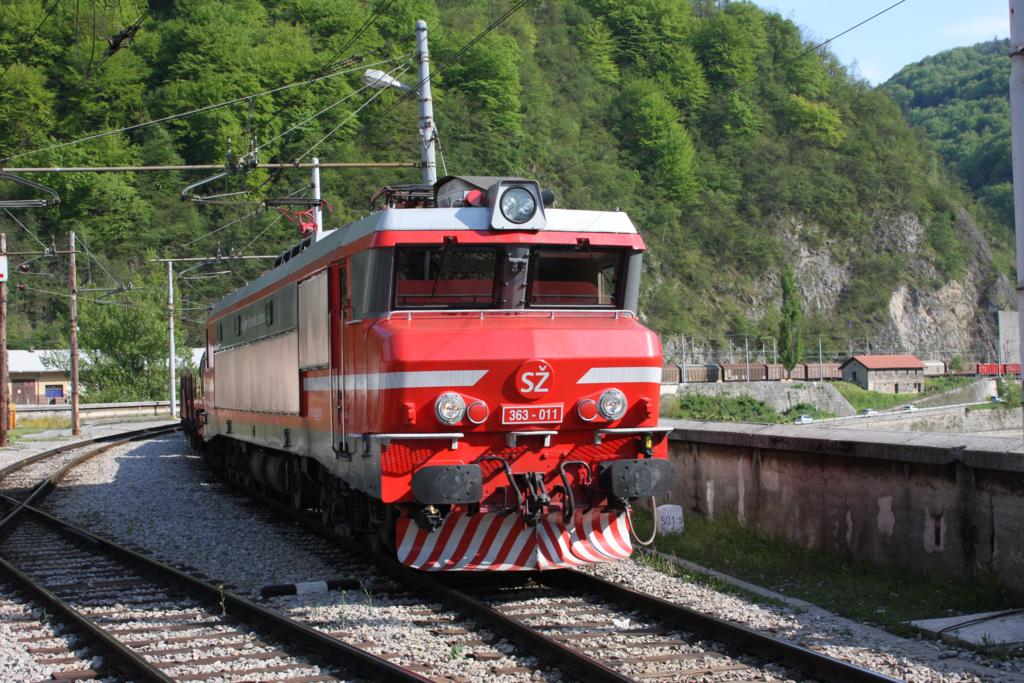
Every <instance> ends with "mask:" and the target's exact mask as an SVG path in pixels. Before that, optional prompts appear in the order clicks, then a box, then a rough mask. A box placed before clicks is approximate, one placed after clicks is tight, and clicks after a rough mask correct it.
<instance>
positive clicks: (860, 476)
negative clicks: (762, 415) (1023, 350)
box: [666, 420, 1024, 583]
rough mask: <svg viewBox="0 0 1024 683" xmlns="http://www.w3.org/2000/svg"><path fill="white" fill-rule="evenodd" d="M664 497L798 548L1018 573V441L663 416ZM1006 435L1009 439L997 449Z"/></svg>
mask: <svg viewBox="0 0 1024 683" xmlns="http://www.w3.org/2000/svg"><path fill="white" fill-rule="evenodd" d="M666 424H669V425H672V426H674V427H675V428H676V429H675V431H674V432H673V433H672V435H671V437H670V439H671V440H670V457H671V458H672V460H673V461H674V463H675V464H676V466H677V472H678V474H679V479H678V480H677V482H676V485H675V489H674V490H673V492H672V494H671V496H670V498H671V500H672V502H676V503H679V504H682V505H683V506H684V507H686V508H687V509H689V510H690V511H691V512H696V513H699V514H703V515H706V516H709V517H721V516H728V517H734V518H736V519H738V520H739V521H740V522H741V523H743V524H745V525H747V526H749V527H752V528H755V529H758V530H760V531H763V532H766V533H769V534H771V535H774V536H777V537H780V538H783V539H786V540H788V541H791V542H793V543H797V544H800V545H802V546H807V547H814V548H819V549H823V550H828V551H832V552H836V553H839V554H841V555H844V556H848V557H854V558H860V559H864V560H869V561H871V562H875V563H877V564H880V565H888V566H896V567H901V568H906V569H909V570H913V571H918V572H927V573H939V574H944V575H948V576H950V577H957V578H970V577H974V576H977V575H979V574H981V573H985V572H989V571H991V572H994V573H996V574H997V575H999V576H1000V577H1001V578H1002V579H1004V580H1005V581H1007V582H1014V583H1017V582H1019V581H1020V577H1021V576H1024V443H1022V441H1021V440H1009V439H1003V438H997V437H983V436H969V435H967V436H965V435H952V434H923V433H917V432H914V433H896V432H889V433H876V432H869V431H847V430H843V431H836V430H834V429H828V428H822V427H816V426H790V425H772V426H763V425H746V424H724V423H712V422H697V421H687V420H671V421H666ZM1008 444H1009V447H1008Z"/></svg>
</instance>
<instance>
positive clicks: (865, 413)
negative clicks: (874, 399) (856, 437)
mask: <svg viewBox="0 0 1024 683" xmlns="http://www.w3.org/2000/svg"><path fill="white" fill-rule="evenodd" d="M860 414H861V415H863V416H864V417H869V416H871V415H878V411H877V410H875V409H874V408H865V409H864V410H862V411H860Z"/></svg>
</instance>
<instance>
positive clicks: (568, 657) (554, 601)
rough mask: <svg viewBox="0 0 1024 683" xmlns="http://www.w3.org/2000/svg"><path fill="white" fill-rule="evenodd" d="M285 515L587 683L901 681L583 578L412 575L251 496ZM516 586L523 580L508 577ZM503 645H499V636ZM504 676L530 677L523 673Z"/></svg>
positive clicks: (476, 640) (304, 517)
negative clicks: (521, 578) (508, 583)
mask: <svg viewBox="0 0 1024 683" xmlns="http://www.w3.org/2000/svg"><path fill="white" fill-rule="evenodd" d="M247 493H248V495H249V496H250V497H252V498H254V499H255V500H257V501H258V502H259V503H261V504H262V505H264V506H265V507H267V508H269V509H271V510H273V511H274V513H275V514H277V515H280V516H283V517H288V518H290V519H292V520H295V521H297V522H298V523H300V524H301V525H302V526H304V527H305V528H306V529H308V530H310V531H312V532H314V533H316V534H318V535H319V536H321V537H322V538H325V539H327V540H331V541H333V542H334V543H336V544H339V545H341V546H343V547H344V548H345V549H346V550H347V551H349V552H353V553H356V554H357V555H358V556H359V557H361V558H362V559H363V560H364V561H366V562H368V563H371V564H373V565H375V566H376V567H377V568H378V569H379V570H380V571H381V572H382V573H383V574H385V575H387V576H390V577H391V578H392V579H393V580H394V583H395V585H396V586H399V587H401V589H404V590H409V589H412V590H415V591H416V592H417V593H418V594H422V595H430V596H431V597H432V598H434V599H436V600H440V601H441V602H443V603H444V604H446V605H447V606H448V607H449V608H452V609H454V610H456V611H458V612H460V613H461V614H462V615H463V616H464V617H466V618H468V619H470V620H472V622H475V623H476V624H479V625H480V627H482V628H483V629H486V630H490V631H493V632H494V633H496V634H499V635H500V636H503V637H506V638H507V639H508V640H509V641H511V642H513V643H515V644H516V645H517V646H518V647H519V648H520V649H522V650H523V651H525V652H529V653H531V654H534V655H537V656H538V657H541V658H542V659H543V660H545V663H546V664H547V665H550V666H554V667H557V668H558V669H560V670H562V671H563V672H564V673H566V674H568V675H569V676H571V677H573V678H578V679H580V680H586V681H588V682H589V681H615V682H623V681H637V680H639V681H671V680H693V679H695V678H700V680H707V681H714V680H723V681H724V680H729V681H733V680H785V679H788V678H796V679H798V680H807V679H813V680H823V681H850V682H872V683H879V682H882V681H886V682H890V683H891V682H892V681H894V680H895V679H892V678H889V677H887V676H884V675H882V674H879V673H877V672H874V671H870V670H867V669H864V668H861V667H858V666H855V665H853V664H850V663H848V662H844V661H842V660H838V659H835V658H832V657H828V656H827V655H824V654H822V653H819V652H815V651H814V650H810V649H808V648H804V647H802V646H799V645H795V644H793V643H789V642H786V641H783V640H780V639H778V638H773V637H771V636H767V635H765V634H763V633H760V632H757V631H754V630H752V629H748V628H746V627H744V626H741V625H738V624H735V623H732V622H728V621H724V620H721V619H718V618H715V617H712V616H710V615H707V614H703V613H701V612H697V611H695V610H691V609H688V608H686V607H682V606H680V605H676V604H674V603H671V602H668V601H666V600H662V599H661V598H658V597H655V596H652V595H648V594H646V593H641V592H639V591H635V590H632V589H629V588H626V587H623V586H620V585H618V584H614V583H611V582H608V581H605V580H603V579H600V578H598V577H595V576H592V575H590V574H586V573H583V572H579V571H574V570H562V571H552V572H541V573H537V574H534V575H533V576H532V577H531V578H530V579H529V581H528V582H525V583H520V582H516V581H515V580H512V581H510V583H511V585H509V586H506V587H497V588H496V587H495V583H497V584H499V586H500V584H501V583H503V582H502V581H496V580H495V579H496V577H493V576H486V577H481V576H478V575H477V576H474V575H465V574H463V575H456V576H451V575H449V576H439V575H435V574H429V573H425V572H418V571H414V570H411V569H409V568H407V567H405V566H403V565H401V564H400V563H398V562H397V561H395V560H393V559H390V558H387V557H383V556H381V555H377V554H373V553H371V552H369V551H368V550H366V549H364V548H361V547H360V546H358V544H352V543H351V542H350V541H346V540H345V539H344V538H343V537H341V536H339V535H338V534H337V533H336V532H335V531H334V530H332V529H330V528H328V527H326V526H324V525H323V524H321V523H320V522H319V520H317V519H315V518H314V517H313V516H312V515H309V514H304V513H301V512H298V511H295V510H293V509H292V508H290V507H288V506H285V505H284V504H282V503H280V502H278V501H276V500H273V499H270V498H267V497H265V496H262V495H260V494H259V493H256V492H253V491H247ZM503 578H506V579H515V578H516V577H503ZM442 630H444V632H445V633H446V634H447V635H450V636H452V637H453V638H455V639H460V638H461V639H462V641H461V642H462V643H464V644H465V645H466V646H467V647H472V646H477V645H482V644H487V643H488V642H490V641H488V640H486V639H485V640H481V638H480V637H479V636H478V634H477V633H476V632H474V631H473V630H471V629H469V628H466V627H465V626H458V625H456V626H450V627H446V628H443V629H442ZM491 640H492V641H493V640H494V638H493V637H492V638H491ZM494 673H495V674H502V673H521V672H520V671H519V670H518V669H516V670H509V671H502V670H495V671H494Z"/></svg>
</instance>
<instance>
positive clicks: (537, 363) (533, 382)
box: [516, 359, 554, 399]
mask: <svg viewBox="0 0 1024 683" xmlns="http://www.w3.org/2000/svg"><path fill="white" fill-rule="evenodd" d="M553 382H554V372H553V371H552V369H551V364H550V363H548V362H547V361H544V360H536V359H535V360H528V361H526V362H525V363H523V364H522V365H520V366H519V370H518V371H517V372H516V391H518V392H519V395H520V396H522V397H523V398H528V399H538V398H542V397H544V396H546V395H547V394H548V392H549V391H551V385H552V383H553Z"/></svg>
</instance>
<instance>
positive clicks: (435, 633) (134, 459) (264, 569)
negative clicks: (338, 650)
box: [47, 434, 561, 681]
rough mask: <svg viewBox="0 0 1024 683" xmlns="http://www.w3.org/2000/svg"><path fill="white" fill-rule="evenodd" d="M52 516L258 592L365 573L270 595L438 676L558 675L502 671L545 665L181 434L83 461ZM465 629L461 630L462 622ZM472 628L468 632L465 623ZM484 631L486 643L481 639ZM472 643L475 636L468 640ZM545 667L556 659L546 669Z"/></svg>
mask: <svg viewBox="0 0 1024 683" xmlns="http://www.w3.org/2000/svg"><path fill="white" fill-rule="evenodd" d="M47 506H48V508H49V509H50V511H52V512H53V513H54V514H56V515H58V516H60V517H63V518H66V519H68V520H70V521H73V522H78V523H80V524H81V525H82V526H85V527H87V528H89V529H91V530H94V531H98V532H100V533H103V534H106V535H108V536H110V537H112V538H114V539H117V540H119V541H120V542H122V543H124V544H126V545H130V546H134V547H138V548H140V549H143V550H144V551H146V552H148V553H150V554H152V555H153V556H155V557H157V558H158V559H161V560H163V561H166V562H169V563H174V564H178V565H180V566H185V567H188V568H189V570H190V571H192V572H193V573H197V574H200V575H202V576H205V577H207V578H209V579H213V580H214V581H215V582H221V583H223V584H224V585H225V586H226V587H227V588H229V589H230V590H233V591H235V592H237V593H240V594H242V595H245V596H247V597H250V598H252V599H259V597H260V589H261V588H263V587H264V586H271V585H276V584H286V583H301V582H313V581H326V580H329V579H336V578H346V577H347V576H355V577H356V578H358V579H360V580H361V581H362V583H363V587H362V588H361V589H353V590H345V591H328V592H321V593H309V594H303V595H294V596H282V597H277V598H272V599H270V600H268V601H264V602H265V604H267V605H269V606H271V607H272V608H274V609H276V610H278V611H280V612H282V613H284V614H287V615H288V616H289V617H291V618H293V619H297V620H299V621H303V622H305V623H308V624H310V625H312V626H314V627H315V628H318V629H320V630H322V631H325V632H327V633H332V634H337V635H338V637H341V638H343V639H344V640H345V641H347V642H350V643H353V644H357V645H359V646H360V647H363V648H364V649H367V650H368V651H370V652H373V653H375V654H383V655H388V658H389V659H390V660H391V661H392V662H394V663H396V664H400V665H402V666H417V665H418V667H420V668H419V669H418V670H420V671H421V673H423V674H424V675H427V676H430V677H447V678H453V679H465V680H489V681H491V680H493V681H522V680H560V678H561V677H560V676H559V675H558V673H557V672H553V673H550V674H543V675H541V676H540V678H539V679H538V678H536V677H534V672H516V673H509V674H496V673H495V671H496V670H498V671H500V670H507V669H512V668H516V667H523V668H528V669H537V668H540V665H539V663H538V662H537V661H536V660H535V659H533V658H532V657H523V656H516V655H514V654H512V652H513V650H514V648H513V646H512V645H511V644H509V643H507V642H505V641H501V640H496V641H495V642H493V643H491V642H490V641H491V640H492V638H489V636H490V634H487V633H486V632H485V633H483V634H481V632H480V631H479V630H478V627H477V626H476V625H475V624H472V623H468V622H465V621H463V620H461V619H460V618H459V616H458V615H455V614H453V613H451V612H450V611H448V610H446V609H445V608H443V607H442V606H441V605H438V604H433V603H430V602H424V601H422V600H419V599H410V598H409V597H408V596H407V595H404V594H402V592H401V589H400V588H399V587H396V586H393V585H392V584H391V583H390V582H389V581H388V580H386V579H384V578H383V577H380V576H377V575H376V574H375V573H374V572H373V571H372V569H368V568H367V567H365V566H364V565H361V564H358V563H354V562H353V561H351V560H350V559H348V558H345V557H344V556H342V555H341V554H338V553H337V552H336V551H334V550H333V549H330V548H328V544H326V543H325V542H324V541H323V540H321V539H318V538H316V537H315V536H312V535H311V534H308V533H307V532H305V531H303V530H301V529H299V528H297V527H295V526H294V525H292V524H289V523H282V522H281V521H279V520H275V519H274V518H273V517H272V516H271V513H269V512H268V511H266V510H264V509H262V508H260V507H258V506H257V505H256V504H254V503H252V502H251V501H249V500H248V499H245V498H242V497H240V496H237V495H235V494H233V493H232V492H231V491H230V490H229V489H227V488H226V487H224V486H223V485H222V484H221V483H220V482H218V481H217V480H215V479H214V478H213V477H212V475H211V474H210V473H209V472H208V471H206V470H205V468H204V466H203V465H202V464H201V463H200V462H198V456H195V455H194V454H192V453H191V452H189V450H188V447H187V445H186V443H185V440H184V438H183V437H182V436H181V435H178V434H176V435H170V436H165V437H157V438H154V439H150V440H147V441H144V442H139V443H135V444H130V445H125V446H121V447H118V448H115V449H113V450H111V451H110V452H109V453H106V454H104V455H101V456H98V457H96V458H94V459H92V460H90V461H89V462H86V463H84V464H82V465H81V466H79V467H77V468H75V470H74V471H72V472H71V473H70V474H69V475H68V477H67V478H66V479H65V481H64V482H63V483H62V485H61V487H60V489H59V490H58V491H56V492H55V493H54V494H53V495H52V496H51V497H50V498H49V500H48V503H47ZM460 627H461V628H460ZM463 629H464V631H465V633H462V632H461V631H462V630H463ZM478 639H483V640H486V641H488V643H478V642H473V641H476V640H478ZM463 643H469V644H465V645H464V644H463ZM545 668H547V667H545Z"/></svg>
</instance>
